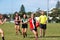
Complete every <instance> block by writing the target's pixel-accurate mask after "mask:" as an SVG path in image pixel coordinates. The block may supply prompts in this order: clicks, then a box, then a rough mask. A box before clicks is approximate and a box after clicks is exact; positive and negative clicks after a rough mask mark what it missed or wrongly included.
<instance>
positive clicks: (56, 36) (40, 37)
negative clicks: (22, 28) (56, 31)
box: [28, 36, 60, 38]
mask: <svg viewBox="0 0 60 40" xmlns="http://www.w3.org/2000/svg"><path fill="white" fill-rule="evenodd" d="M28 38H35V37H34V36H28ZM38 38H60V36H45V37H38Z"/></svg>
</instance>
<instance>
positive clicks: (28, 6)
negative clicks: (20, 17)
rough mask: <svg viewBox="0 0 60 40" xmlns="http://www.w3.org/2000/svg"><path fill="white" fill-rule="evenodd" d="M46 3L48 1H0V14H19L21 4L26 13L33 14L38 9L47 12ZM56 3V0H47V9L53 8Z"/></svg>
mask: <svg viewBox="0 0 60 40" xmlns="http://www.w3.org/2000/svg"><path fill="white" fill-rule="evenodd" d="M47 1H48V0H0V13H14V12H15V11H17V12H19V10H20V7H21V5H22V4H23V5H24V7H25V11H26V12H28V11H31V12H35V11H37V9H38V8H40V9H41V10H47ZM57 1H58V0H49V9H52V8H54V7H55V6H56V3H57ZM59 1H60V0H59Z"/></svg>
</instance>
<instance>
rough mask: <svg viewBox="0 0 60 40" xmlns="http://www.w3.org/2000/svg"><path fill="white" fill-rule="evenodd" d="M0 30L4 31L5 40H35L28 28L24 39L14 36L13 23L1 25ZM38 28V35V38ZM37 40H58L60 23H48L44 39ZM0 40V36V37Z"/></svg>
mask: <svg viewBox="0 0 60 40" xmlns="http://www.w3.org/2000/svg"><path fill="white" fill-rule="evenodd" d="M0 28H2V29H3V30H4V33H5V40H35V39H34V35H33V33H32V32H31V31H30V29H29V28H28V31H27V33H28V36H27V37H26V38H23V37H22V35H20V34H19V35H16V34H15V29H14V24H13V23H5V24H3V25H0ZM39 29H40V28H38V33H39V36H40V32H39ZM38 39H39V40H60V23H54V24H53V23H50V24H48V25H47V31H46V37H44V38H40V37H39V38H38ZM0 40H1V36H0Z"/></svg>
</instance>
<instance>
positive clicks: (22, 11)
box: [19, 4, 25, 14]
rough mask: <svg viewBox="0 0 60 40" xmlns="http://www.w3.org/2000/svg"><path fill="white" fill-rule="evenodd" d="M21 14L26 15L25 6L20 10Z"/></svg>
mask: <svg viewBox="0 0 60 40" xmlns="http://www.w3.org/2000/svg"><path fill="white" fill-rule="evenodd" d="M19 13H20V14H24V13H25V7H24V5H23V4H22V5H21V8H20V11H19Z"/></svg>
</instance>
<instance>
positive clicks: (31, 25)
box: [29, 18, 35, 30]
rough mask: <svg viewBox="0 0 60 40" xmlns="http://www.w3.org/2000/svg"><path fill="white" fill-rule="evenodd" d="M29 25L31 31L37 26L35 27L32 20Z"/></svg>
mask: <svg viewBox="0 0 60 40" xmlns="http://www.w3.org/2000/svg"><path fill="white" fill-rule="evenodd" d="M29 24H30V29H31V30H32V29H34V28H35V25H34V21H33V19H32V18H30V19H29Z"/></svg>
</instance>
